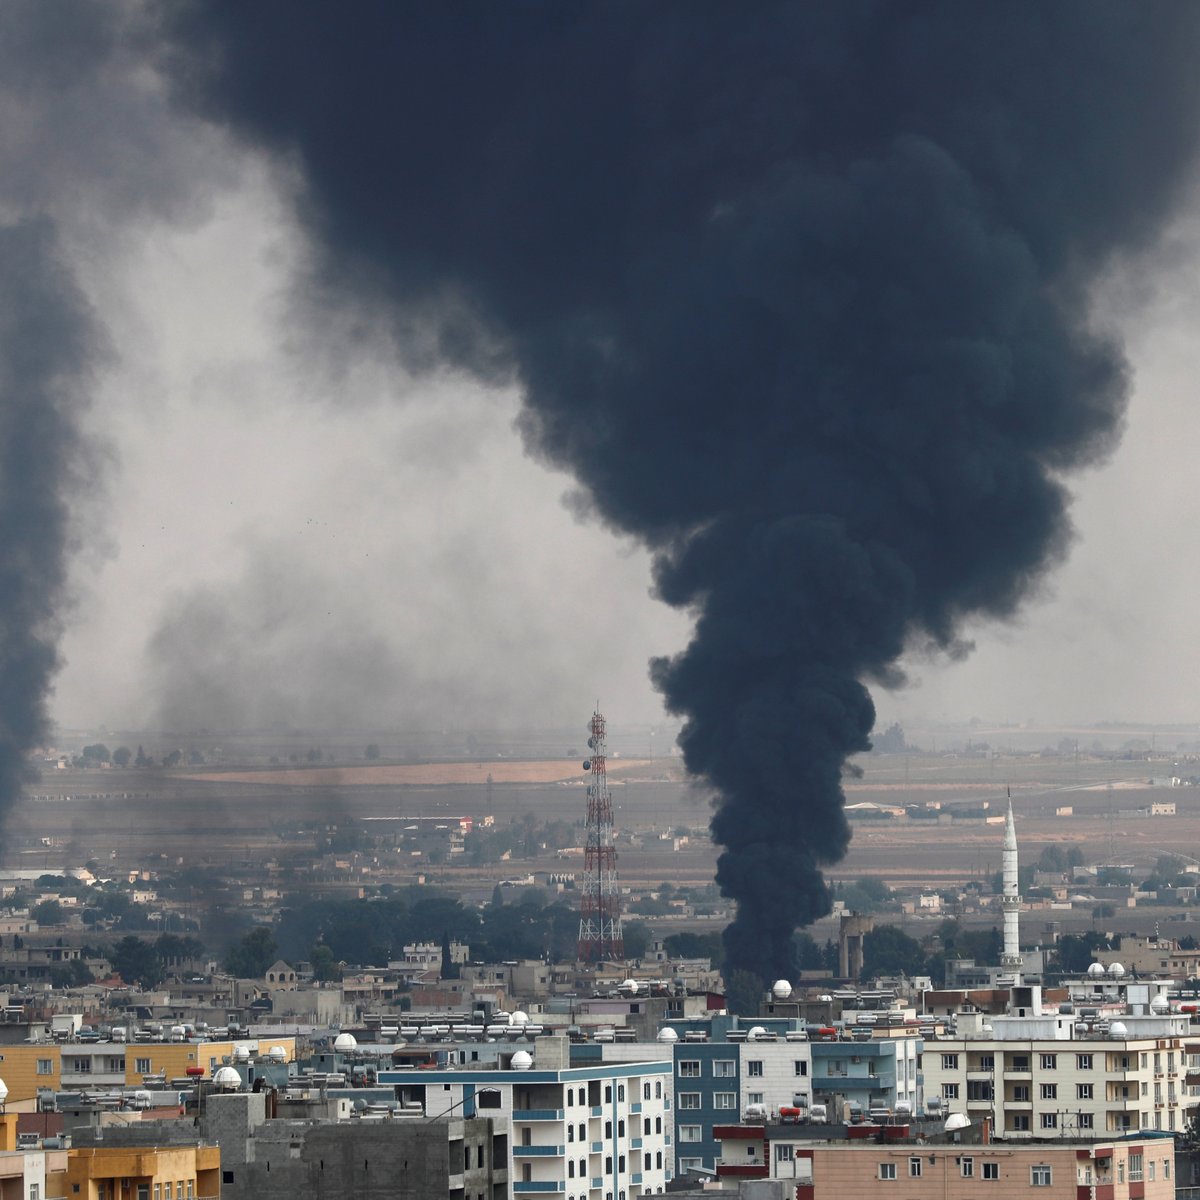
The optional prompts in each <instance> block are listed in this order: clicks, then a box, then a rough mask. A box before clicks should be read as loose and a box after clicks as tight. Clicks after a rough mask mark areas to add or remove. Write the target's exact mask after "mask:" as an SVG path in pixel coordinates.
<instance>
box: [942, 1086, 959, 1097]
mask: <svg viewBox="0 0 1200 1200" xmlns="http://www.w3.org/2000/svg"><path fill="white" fill-rule="evenodd" d="M942 1099H943V1100H957V1099H958V1084H957V1083H943V1084H942Z"/></svg>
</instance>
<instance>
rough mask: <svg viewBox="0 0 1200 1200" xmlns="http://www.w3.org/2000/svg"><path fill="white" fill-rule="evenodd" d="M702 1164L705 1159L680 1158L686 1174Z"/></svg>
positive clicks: (610, 1194)
mask: <svg viewBox="0 0 1200 1200" xmlns="http://www.w3.org/2000/svg"><path fill="white" fill-rule="evenodd" d="M702 1166H704V1159H702V1158H681V1159H680V1160H679V1173H680V1174H681V1175H686V1174H687V1172H688V1171H698V1170H700V1168H701V1167H702ZM608 1200H612V1193H611V1192H609V1194H608Z"/></svg>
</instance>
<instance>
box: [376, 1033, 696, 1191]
mask: <svg viewBox="0 0 1200 1200" xmlns="http://www.w3.org/2000/svg"><path fill="white" fill-rule="evenodd" d="M555 1040H557V1039H555ZM551 1042H552V1039H546V1040H544V1041H539V1043H538V1045H537V1051H538V1058H539V1059H540V1060H541V1061H540V1062H539V1063H538V1064H537V1066H526V1067H525V1068H524V1069H522V1064H523V1063H527V1062H528V1056H526V1057H525V1058H524V1059H522V1058H520V1057H519V1055H518V1054H514V1055H512V1056H510V1057H509V1058H508V1059H507V1060H502V1062H501V1065H500V1066H499V1067H498V1068H496V1069H490V1070H489V1069H487V1068H486V1067H451V1068H447V1069H438V1068H436V1067H435V1068H431V1069H425V1068H416V1069H413V1068H409V1069H401V1070H386V1069H384V1070H381V1071H380V1072H379V1083H380V1085H381V1086H388V1087H391V1088H392V1089H393V1090H394V1094H395V1097H396V1099H397V1100H399V1101H401V1102H402V1103H404V1104H409V1105H415V1104H417V1103H419V1104H420V1105H421V1106H422V1107H423V1109H424V1112H425V1113H426V1115H427V1116H428V1117H437V1116H441V1115H444V1114H451V1113H456V1112H459V1111H461V1112H462V1113H463V1115H464V1116H467V1117H470V1116H475V1115H480V1116H490V1117H492V1118H493V1119H495V1120H496V1121H497V1122H498V1123H500V1124H507V1125H508V1127H509V1129H510V1130H511V1133H510V1136H509V1139H508V1156H509V1163H508V1170H509V1179H510V1181H511V1182H510V1185H509V1186H510V1189H511V1191H512V1194H513V1195H514V1196H536V1195H541V1194H545V1193H550V1194H553V1195H556V1196H561V1197H563V1200H635V1197H640V1196H648V1195H654V1194H657V1193H661V1192H663V1191H664V1190H665V1187H666V1183H667V1180H669V1179H671V1178H672V1176H673V1170H672V1167H673V1163H672V1161H671V1157H670V1133H671V1129H670V1120H671V1105H670V1094H671V1072H672V1063H671V1061H670V1059H669V1058H664V1057H662V1056H661V1055H660V1056H659V1057H658V1058H657V1059H656V1060H655V1061H646V1062H596V1063H591V1064H588V1065H586V1066H574V1067H572V1066H567V1065H565V1063H562V1064H561V1065H551V1064H552V1063H553V1061H554V1059H555V1057H556V1048H553V1047H552V1045H551ZM514 1061H515V1062H516V1063H517V1065H516V1066H514V1065H513V1062H514Z"/></svg>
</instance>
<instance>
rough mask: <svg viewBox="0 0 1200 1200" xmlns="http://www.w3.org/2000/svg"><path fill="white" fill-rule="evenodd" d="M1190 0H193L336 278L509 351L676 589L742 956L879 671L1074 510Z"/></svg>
mask: <svg viewBox="0 0 1200 1200" xmlns="http://www.w3.org/2000/svg"><path fill="white" fill-rule="evenodd" d="M1198 26H1200V11H1197V10H1195V9H1193V8H1191V7H1189V6H1180V5H1176V6H1165V5H1163V6H1144V5H1135V4H1120V3H1113V2H1109V3H1099V4H1096V3H1066V2H1064V3H1058V4H1055V5H1044V4H1041V3H1034V2H1032V0H1026V2H1023V3H1022V2H1018V3H1011V2H1008V3H1003V4H1001V3H985V4H975V5H969V6H967V5H961V4H958V3H930V4H922V5H911V4H896V3H887V4H873V3H866V2H862V3H845V4H837V5H810V4H798V3H778V4H770V3H763V4H757V5H750V6H730V5H725V4H717V3H713V4H695V3H686V4H684V3H674V4H673V3H664V4H656V5H634V4H620V3H614V4H606V5H572V6H567V7H563V6H558V5H550V4H541V3H523V4H512V5H504V6H479V7H470V6H456V5H428V6H417V5H414V6H397V5H393V4H382V3H381V4H375V5H364V6H360V7H359V8H358V9H356V14H355V17H354V19H353V21H350V20H346V21H344V22H339V23H336V24H333V25H331V23H330V21H329V14H328V10H327V9H326V8H325V7H324V6H321V5H316V4H296V3H295V2H294V0H288V2H287V3H283V2H282V0H275V2H264V3H259V4H256V5H253V6H248V5H244V4H241V3H238V2H236V0H211V2H209V3H200V4H196V5H194V6H192V7H191V8H189V9H188V10H186V13H185V15H184V16H182V17H180V18H178V24H177V26H176V28H175V35H176V42H175V44H176V51H175V53H176V62H175V64H174V70H175V73H176V77H177V78H178V79H180V80H181V81H183V82H182V85H181V86H183V88H184V90H185V94H186V95H187V97H188V99H189V100H190V101H191V102H192V103H194V104H196V105H197V106H199V107H200V108H201V109H202V110H203V111H204V112H206V113H207V114H209V115H210V116H213V117H215V118H216V119H218V120H221V121H225V122H228V123H229V124H230V125H231V126H232V127H234V128H235V129H237V130H238V131H240V132H241V133H242V134H243V135H244V136H245V137H247V138H248V139H250V140H251V141H253V142H255V143H256V144H260V145H263V146H266V147H267V148H269V149H271V150H275V151H278V152H279V153H280V154H281V155H285V156H288V160H289V161H294V162H298V163H299V164H300V166H301V169H302V170H303V172H304V175H305V178H306V180H307V186H308V190H307V193H306V196H305V200H304V204H305V214H306V219H307V222H308V227H309V230H310V233H311V235H312V237H313V238H314V240H315V243H316V244H317V246H318V247H319V248H320V252H321V253H322V254H323V255H324V271H323V279H322V281H321V285H320V289H319V293H320V295H322V296H337V295H339V294H343V295H349V296H352V297H353V299H354V302H355V303H362V304H372V303H374V304H385V305H387V306H388V308H389V311H390V312H391V313H392V314H393V317H394V322H395V326H396V328H397V329H398V330H401V331H405V330H418V329H419V330H420V337H419V338H417V339H416V344H417V346H418V348H419V349H420V351H421V353H422V354H425V355H428V354H430V345H431V342H430V327H431V325H432V326H433V327H434V330H435V336H434V340H433V343H432V344H433V346H434V350H433V351H432V357H433V358H435V359H437V360H439V361H445V360H451V361H453V362H455V363H457V364H460V365H464V366H467V367H469V368H471V369H473V370H475V371H476V372H478V373H479V374H480V375H482V376H483V377H485V378H497V377H507V375H508V373H509V372H511V371H512V370H514V369H515V372H516V374H517V376H518V377H519V379H520V381H521V383H522V385H523V387H524V389H525V398H526V399H525V410H524V416H523V431H524V435H525V438H526V441H527V444H528V446H529V448H530V450H531V451H532V452H533V453H535V454H537V455H540V456H543V457H544V458H546V459H547V460H549V461H552V462H553V463H555V464H559V465H565V466H567V467H569V468H570V469H571V470H572V471H573V472H574V474H575V476H576V478H577V479H578V480H579V483H580V485H581V487H582V489H583V490H584V492H585V493H586V501H587V503H588V504H590V505H591V506H592V508H593V510H594V512H595V514H596V515H597V516H598V517H599V518H600V519H602V520H604V521H605V522H608V523H609V524H611V525H612V526H614V527H616V528H619V529H621V530H624V531H627V532H630V533H632V534H634V535H635V536H637V537H638V538H640V539H641V540H642V541H644V542H645V544H646V545H648V546H649V547H650V548H651V549H652V550H653V551H654V552H655V554H656V581H657V587H658V591H659V594H660V595H661V596H662V598H663V599H664V600H665V601H666V602H667V603H669V604H672V605H675V606H678V607H682V608H686V609H687V610H689V611H691V612H692V613H694V615H695V618H696V628H695V635H694V637H693V640H692V642H691V644H690V645H689V647H688V648H687V650H686V651H685V652H683V653H682V654H681V655H679V656H678V657H676V658H674V659H671V660H664V661H658V662H656V663H655V664H654V667H653V671H654V676H655V679H656V681H657V683H658V686H659V687H660V688H661V690H662V692H663V694H664V696H665V697H666V700H667V703H668V705H669V707H670V708H671V709H672V710H673V711H675V712H676V713H679V714H681V715H682V716H683V717H684V718H685V722H686V723H685V730H684V734H683V737H682V745H683V749H684V752H685V755H686V761H687V764H688V766H689V767H690V768H691V769H692V770H693V771H694V772H696V773H697V774H698V775H701V776H703V777H706V778H707V779H708V780H710V781H711V782H712V784H713V785H714V787H715V789H716V791H717V793H718V795H719V800H718V807H717V811H716V814H715V817H714V820H713V829H714V832H715V834H716V836H717V838H718V839H719V840H720V842H721V843H722V845H723V846H724V852H723V854H722V856H721V860H720V865H719V870H718V880H719V882H720V885H721V887H722V889H723V891H724V892H725V894H726V895H728V896H730V897H732V898H734V899H735V900H736V901H737V905H738V916H737V919H736V921H735V922H734V924H733V925H732V926H731V928H730V930H729V931H728V936H727V951H728V959H727V966H731V967H742V968H747V969H750V970H753V971H756V972H758V973H759V974H761V975H762V976H764V977H765V978H770V977H773V976H775V975H778V974H786V973H787V972H788V971H789V970H790V968H791V965H792V963H791V955H792V951H791V945H792V934H793V931H794V929H795V928H796V927H797V926H800V925H803V924H805V923H807V922H808V921H811V920H812V919H813V918H815V917H816V916H819V915H820V914H822V913H823V912H825V911H827V910H828V908H829V902H830V897H829V891H828V888H827V886H826V884H825V882H824V879H823V877H822V871H821V868H822V867H823V866H825V865H827V864H829V863H832V862H836V861H837V860H838V858H839V857H840V856H841V855H842V854H843V853H844V851H845V849H846V845H847V842H848V837H849V833H848V827H847V824H846V821H845V817H844V814H843V811H842V793H841V784H840V779H841V773H842V768H843V764H844V762H845V759H846V757H847V756H848V755H851V754H853V753H855V752H858V751H861V750H863V749H865V748H866V747H867V746H868V745H869V736H870V731H871V727H872V724H873V720H874V709H873V705H872V702H871V699H870V696H869V694H868V692H867V690H866V687H865V686H864V684H865V683H866V682H871V681H885V682H895V681H896V675H895V667H894V665H895V663H896V661H897V659H898V657H899V655H900V654H901V652H902V650H903V649H904V648H905V646H906V645H907V644H910V643H911V642H912V641H913V640H914V639H920V640H925V641H929V642H931V643H933V644H935V645H938V646H941V647H943V648H947V649H950V650H952V651H954V650H959V649H961V647H959V646H958V644H957V641H956V632H955V631H956V628H957V627H958V625H959V623H960V621H961V620H962V619H963V618H964V617H967V616H971V615H980V614H982V615H994V616H1004V615H1006V614H1008V613H1010V612H1012V611H1013V609H1014V607H1015V606H1016V605H1017V603H1018V602H1019V601H1020V599H1021V597H1022V596H1023V595H1024V594H1025V593H1026V592H1027V591H1028V589H1029V587H1030V586H1031V584H1032V583H1034V582H1035V581H1036V580H1038V579H1039V578H1040V577H1041V575H1042V574H1043V573H1044V572H1045V571H1046V570H1047V569H1048V567H1050V566H1051V565H1053V563H1054V562H1055V561H1056V560H1057V559H1058V558H1060V556H1061V555H1062V553H1063V552H1064V549H1065V548H1066V546H1067V544H1068V542H1069V535H1070V528H1069V522H1068V519H1067V507H1068V500H1069V497H1068V494H1067V492H1066V491H1065V489H1064V485H1063V483H1062V476H1063V474H1064V473H1065V472H1067V471H1069V470H1070V469H1072V468H1077V467H1080V466H1082V465H1084V464H1087V463H1089V462H1092V461H1094V460H1095V459H1096V458H1097V457H1098V456H1100V455H1102V454H1103V453H1104V452H1105V451H1106V450H1108V449H1109V448H1110V447H1111V446H1112V445H1113V443H1114V439H1115V437H1116V435H1117V433H1118V432H1119V427H1120V423H1121V417H1122V411H1123V405H1124V402H1125V396H1126V388H1127V380H1126V372H1125V367H1124V363H1123V360H1122V356H1121V353H1120V348H1119V347H1118V346H1117V345H1115V344H1114V343H1113V342H1112V341H1111V340H1106V339H1105V338H1103V337H1102V336H1100V335H1098V334H1096V333H1095V332H1092V331H1090V330H1089V327H1088V309H1087V300H1088V289H1089V287H1090V286H1091V285H1092V284H1093V283H1094V281H1095V279H1096V278H1097V275H1098V273H1099V272H1101V271H1102V270H1103V268H1104V267H1105V265H1106V264H1107V263H1108V262H1109V261H1110V259H1111V256H1112V255H1113V254H1115V253H1117V252H1127V251H1136V250H1137V249H1139V248H1141V247H1143V246H1145V245H1147V244H1149V242H1150V241H1151V239H1152V238H1153V237H1154V235H1155V233H1156V231H1157V229H1158V228H1159V226H1160V224H1161V222H1162V220H1163V219H1164V218H1165V217H1166V215H1167V214H1168V213H1169V212H1170V207H1171V204H1172V203H1173V201H1174V200H1175V198H1176V196H1177V194H1178V191H1179V189H1180V186H1181V184H1182V183H1183V182H1184V180H1185V177H1186V175H1187V172H1188V170H1189V168H1190V166H1191V163H1192V158H1193V152H1194V149H1195V138H1196V129H1197V123H1196V121H1195V119H1194V117H1195V113H1196V111H1197V100H1198V99H1200V79H1198V78H1197V76H1196V72H1195V70H1194V65H1193V64H1194V61H1195V50H1196V48H1197V33H1198Z"/></svg>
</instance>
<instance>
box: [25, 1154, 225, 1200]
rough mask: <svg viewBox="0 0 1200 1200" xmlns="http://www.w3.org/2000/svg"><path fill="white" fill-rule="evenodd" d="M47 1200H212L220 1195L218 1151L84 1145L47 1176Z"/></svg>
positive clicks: (219, 1156) (219, 1159)
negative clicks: (60, 1170) (56, 1199)
mask: <svg viewBox="0 0 1200 1200" xmlns="http://www.w3.org/2000/svg"><path fill="white" fill-rule="evenodd" d="M46 1188H47V1191H46V1195H47V1197H63V1198H69V1200H75V1198H76V1197H78V1198H79V1200H215V1198H216V1197H219V1196H220V1194H221V1151H220V1148H219V1147H217V1146H82V1147H80V1148H79V1149H72V1150H69V1151H67V1169H66V1171H65V1172H64V1173H63V1174H62V1175H54V1176H48V1177H47V1181H46Z"/></svg>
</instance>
